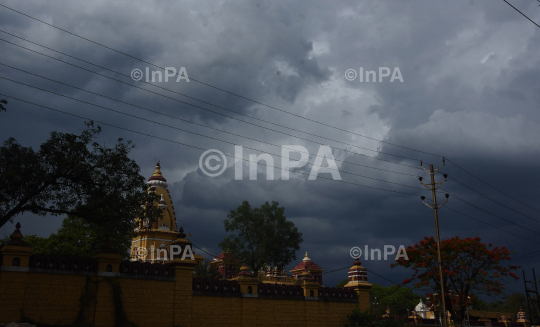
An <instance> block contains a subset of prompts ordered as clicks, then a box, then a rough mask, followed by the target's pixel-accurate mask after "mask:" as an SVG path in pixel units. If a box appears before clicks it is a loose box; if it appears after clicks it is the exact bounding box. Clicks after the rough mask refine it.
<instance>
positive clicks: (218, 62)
mask: <svg viewBox="0 0 540 327" xmlns="http://www.w3.org/2000/svg"><path fill="white" fill-rule="evenodd" d="M511 2H512V3H513V4H514V5H515V6H516V7H517V8H518V9H520V10H521V11H522V12H523V13H525V14H526V15H528V16H529V17H531V19H533V20H535V21H537V22H539V21H540V8H539V7H538V3H537V2H536V1H532V0H527V1H526V0H513V1H511ZM2 3H3V4H5V5H7V6H9V7H11V8H13V9H15V10H18V11H20V12H22V13H25V14H28V15H30V16H33V17H35V18H38V19H40V20H42V21H44V22H46V23H49V24H53V25H55V26H57V27H60V28H62V29H65V30H67V31H70V32H72V33H75V34H78V35H80V36H83V37H85V38H87V39H89V40H92V41H95V42H98V43H101V44H103V45H106V46H108V47H111V48H114V49H115V50H118V51H121V52H124V53H126V54H128V55H130V56H133V57H136V58H139V59H142V60H144V61H146V62H149V63H152V64H155V65H157V66H161V67H174V68H175V69H176V71H177V72H178V71H181V70H182V71H184V72H185V73H186V74H187V76H188V78H189V82H188V81H186V80H185V79H181V80H179V81H177V80H176V78H175V77H176V76H175V77H170V78H169V81H168V82H165V78H164V77H163V79H162V80H161V81H159V80H158V77H157V75H155V77H156V80H155V82H153V83H152V79H151V76H150V79H149V81H150V82H149V84H148V83H144V81H145V80H146V78H147V73H146V72H147V69H148V71H149V72H152V71H160V72H161V73H163V70H160V69H158V68H156V67H152V66H151V65H149V64H147V63H144V62H141V61H139V60H136V59H134V58H130V57H128V56H126V55H122V54H120V53H117V52H114V51H112V50H109V49H107V48H104V47H101V46H99V45H96V44H93V43H91V42H89V41H86V40H83V39H81V38H78V37H76V36H73V35H70V34H68V33H66V32H63V31H61V30H58V29H55V28H53V27H50V26H47V25H45V24H43V23H40V22H38V21H36V20H33V19H31V18H29V17H25V16H23V15H21V14H18V13H16V12H14V11H11V10H8V9H6V8H3V7H0V29H1V31H0V38H1V39H2V42H1V44H0V64H1V65H0V76H1V77H4V79H0V93H1V94H4V95H6V96H9V97H15V98H19V99H22V100H25V101H29V102H33V103H36V104H40V105H43V106H47V107H50V108H53V109H57V110H62V111H65V112H68V113H72V114H76V115H79V116H82V117H85V118H88V119H94V120H97V121H101V122H103V123H107V124H112V125H116V126H119V127H122V128H126V129H130V130H132V131H136V132H140V133H145V134H148V135H152V136H155V137H158V138H162V139H158V138H152V137H150V136H146V135H142V134H137V133H133V132H129V131H126V130H121V129H117V128H114V127H110V126H106V125H102V127H103V132H102V134H101V135H100V136H99V139H98V141H99V142H100V143H103V144H106V145H111V146H112V145H113V144H115V143H116V140H117V139H118V138H120V137H121V138H124V139H129V140H133V142H134V143H135V144H136V145H137V148H136V149H135V150H133V151H132V153H131V156H132V158H133V159H135V160H136V161H137V163H138V164H139V165H140V167H141V173H142V174H143V175H144V176H146V177H150V176H151V174H152V172H153V170H154V165H155V163H156V161H157V160H160V161H161V166H162V171H163V174H164V177H165V178H166V179H167V181H168V183H169V189H170V191H171V195H172V198H173V199H172V200H173V202H174V204H175V208H176V213H177V218H178V223H179V225H181V226H183V227H184V228H185V229H186V230H187V231H189V232H190V233H191V234H192V235H193V237H192V239H191V240H192V241H193V243H194V244H196V245H198V246H201V247H204V248H205V249H206V250H207V251H208V252H210V253H213V254H218V253H219V251H220V250H219V248H218V243H219V242H220V241H221V239H222V238H223V237H224V236H225V232H224V228H223V223H222V221H223V219H224V218H225V217H226V215H227V212H228V211H229V210H231V209H234V208H236V207H238V206H239V205H240V204H241V202H242V201H243V200H248V201H249V202H250V203H251V204H252V205H253V206H260V205H261V204H262V203H264V202H265V201H278V202H279V203H280V204H281V205H283V206H284V207H285V214H286V216H287V218H288V219H290V220H291V221H293V222H294V223H295V224H296V226H298V228H299V230H300V232H302V233H303V238H304V242H303V243H302V245H301V249H300V251H299V252H298V256H297V259H296V260H295V261H294V262H293V263H291V265H289V266H288V267H287V268H288V270H290V269H291V268H292V267H293V266H294V265H296V264H297V263H298V262H300V261H301V260H302V258H303V254H304V253H305V252H306V251H307V252H309V254H310V257H311V259H312V260H313V261H315V262H316V263H318V264H319V265H320V266H321V267H322V268H323V269H325V270H326V271H329V270H334V269H338V268H343V267H347V266H351V265H352V262H353V259H352V258H351V256H350V254H349V252H350V249H351V248H352V247H354V246H358V247H361V248H362V249H364V246H365V245H367V246H368V247H369V248H370V249H372V248H379V249H383V246H384V245H394V246H396V247H398V246H399V245H405V246H408V245H413V244H415V243H417V242H418V241H419V240H420V239H422V238H423V237H424V236H426V235H427V236H432V235H435V227H434V218H433V211H432V210H430V209H429V208H427V207H426V206H424V205H423V204H422V201H421V200H420V198H419V196H420V195H425V196H428V197H429V198H431V196H430V194H429V192H428V191H426V190H422V189H421V187H422V186H421V185H420V184H419V181H418V179H417V176H423V177H425V178H427V177H428V175H427V174H426V173H424V172H423V171H422V170H420V169H418V168H419V167H420V161H423V163H424V166H427V165H429V164H434V165H435V166H436V167H438V166H439V165H440V164H441V163H442V157H443V156H444V157H446V158H448V159H450V160H451V162H452V163H450V162H449V161H448V160H447V162H446V165H445V166H444V167H443V168H441V172H444V173H448V174H449V175H450V177H452V179H449V180H448V181H447V182H446V183H445V184H444V185H443V188H444V189H445V190H447V191H449V192H450V193H452V194H455V195H456V196H458V197H460V198H462V199H464V200H466V201H468V202H470V203H472V204H474V205H475V206H477V207H480V208H482V209H483V210H486V211H488V212H490V213H493V214H495V215H497V216H498V217H496V216H494V215H490V214H488V213H486V212H484V211H481V210H479V209H477V208H475V207H473V206H470V205H467V204H465V203H463V202H460V201H458V200H457V199H456V198H453V197H450V201H449V203H448V204H447V207H445V208H443V209H441V210H440V232H441V236H442V237H443V238H444V239H446V238H450V237H454V236H459V237H475V236H479V237H481V238H482V240H483V241H485V242H486V243H493V244H494V245H497V246H507V247H508V248H509V249H510V250H513V251H515V252H516V256H519V255H523V254H528V253H531V252H534V251H538V250H540V248H539V247H538V235H539V232H540V222H539V221H540V214H539V213H540V211H539V210H540V204H539V203H538V198H539V197H540V192H539V187H538V185H539V183H540V177H539V171H538V167H539V164H538V162H539V160H540V142H539V140H540V112H539V110H538V109H539V106H540V68H539V67H540V57H539V55H538V54H539V53H540V28H538V27H536V26H535V25H534V24H533V23H532V22H530V21H528V20H527V19H526V18H525V17H523V16H522V15H520V14H519V13H518V12H516V11H515V10H514V9H513V8H512V7H510V6H509V5H507V4H506V3H504V2H503V1H502V0H501V1H492V0H483V1H480V0H467V1H465V0H463V1H431V0H410V1H398V0H395V1H390V0H387V1H352V0H341V1H308V0H296V1H139V0H129V1H114V2H111V1H75V0H70V1H24V2H21V1H10V0H6V1H3V2H2ZM6 33H10V34H12V35H10V34H6ZM13 35H15V36H17V37H20V38H24V39H26V40H28V41H32V42H35V43H37V44H39V45H42V46H45V47H48V48H50V49H45V48H43V47H41V46H39V45H37V44H32V43H28V42H27V41H24V40H22V39H20V38H16V37H15V36H13ZM5 41H9V42H11V43H6V42H5ZM17 45H18V46H20V47H18V46H17ZM22 47H25V48H27V49H24V48H22ZM29 49H30V50H33V51H35V52H32V51H30V50H29ZM51 49H52V50H55V51H58V52H54V51H52V50H51ZM37 52H39V53H42V54H44V55H46V56H43V55H40V54H38V53H37ZM59 52H61V53H63V54H61V53H59ZM47 56H48V57H47ZM70 56H71V57H70ZM73 57H75V58H78V59H81V60H84V61H86V62H87V63H85V62H81V61H79V60H77V59H74V58H73ZM55 59H56V60H55ZM62 61H64V62H62ZM65 62H67V63H71V64H73V65H77V66H80V67H81V68H77V67H75V66H72V65H69V64H66V63H65ZM91 64H95V65H98V66H100V67H97V66H93V65H91ZM6 65H7V66H6ZM8 66H11V67H14V68H17V69H20V70H24V71H26V72H28V73H25V72H22V71H18V70H16V69H14V68H10V67H8ZM82 68H84V69H82ZM386 68H388V69H386ZM85 69H86V70H85ZM135 69H139V70H140V71H141V72H142V74H143V76H142V79H141V81H135V80H134V79H132V78H130V77H129V76H130V75H131V74H132V71H133V70H135ZM88 70H90V71H93V72H96V73H99V74H102V76H100V75H97V74H95V73H93V72H90V71H88ZM351 70H354V71H351ZM362 70H363V72H364V74H363V82H361V81H360V77H359V76H358V75H359V74H361V72H362ZM366 71H374V72H375V74H376V75H377V76H376V79H377V82H373V76H371V75H370V76H369V77H370V81H369V82H367V81H366V76H365V73H366ZM29 73H32V74H37V75H40V76H43V77H46V78H49V79H52V80H55V81H59V82H62V83H65V84H68V85H71V86H75V87H77V88H80V89H84V90H87V91H91V92H94V93H97V94H100V95H103V96H106V97H110V98H113V99H117V100H121V101H124V102H127V103H130V104H134V105H136V106H139V107H143V108H147V109H151V110H154V111H157V112H159V113H152V112H148V111H145V110H143V109H141V108H138V107H134V106H130V105H127V104H122V103H119V102H116V101H112V100H109V99H106V98H104V97H100V96H98V95H95V94H90V93H88V92H84V91H81V90H78V89H75V88H72V87H69V86H66V85H63V84H59V83H55V82H53V81H51V80H46V79H43V78H41V77H38V76H35V75H31V74H29ZM380 73H383V75H387V74H388V73H389V74H390V76H381V74H380ZM355 75H356V76H355ZM105 76H107V77H110V78H113V79H116V80H119V81H122V82H124V84H123V83H120V82H119V81H116V80H113V79H110V78H109V79H108V78H106V77H105ZM392 77H393V78H392ZM5 78H9V79H11V80H15V81H18V82H21V83H25V84H28V85H31V86H34V87H38V88H41V89H44V90H47V91H51V92H55V93H58V94H61V95H65V96H68V97H72V98H76V99H79V100H83V101H86V102H89V103H92V104H96V105H99V106H102V107H106V108H110V109H114V110H119V111H122V112H125V113H129V114H131V115H135V116H138V117H140V118H143V119H142V120H141V119H137V118H134V117H128V116H125V115H122V114H119V113H115V112H111V111H107V110H105V109H103V108H100V107H96V106H91V105H88V104H84V103H81V102H77V101H74V100H71V99H68V98H65V97H61V96H59V95H54V94H51V93H47V92H45V91H41V90H38V89H35V88H31V87H28V86H24V85H21V84H17V83H14V82H12V81H8V80H6V79H5ZM379 79H380V81H379ZM391 80H392V81H391ZM199 82H203V83H206V84H209V85H211V86H214V87H215V88H212V87H210V86H208V85H205V84H203V83H199ZM151 84H154V85H157V86H159V87H161V89H160V88H157V87H155V86H152V85H151ZM131 85H133V86H137V87H139V88H136V87H133V86H131ZM163 88H165V89H163ZM218 88H219V89H221V90H219V89H218ZM143 89H146V90H150V91H151V92H148V91H145V90H143ZM222 90H225V91H228V92H230V93H226V92H223V91H222ZM235 94H237V95H240V96H241V97H239V96H236V95H235ZM9 97H4V98H6V99H7V100H8V102H9V103H8V105H7V112H5V113H0V139H1V140H6V139H7V138H8V137H15V138H16V139H17V141H18V142H20V143H21V144H23V145H25V146H32V147H34V148H37V147H38V146H39V144H40V143H42V142H43V141H45V140H46V139H47V137H48V135H49V133H50V132H52V131H60V132H69V133H79V132H80V131H81V130H82V129H83V128H84V125H83V122H84V119H81V118H76V117H72V116H68V115H66V114H62V113H58V112H54V111H51V110H47V109H45V108H43V107H38V106H35V105H32V104H28V103H24V102H21V101H18V100H15V99H11V98H9ZM242 97H243V98H242ZM0 98H2V97H1V96H0ZM272 107H273V108H272ZM276 108H277V109H276ZM162 114H165V115H169V116H164V115H162ZM171 116H172V117H178V118H181V119H182V120H183V121H182V120H178V119H174V118H171ZM147 120H152V121H154V122H156V123H159V124H156V123H152V122H149V121H147ZM189 122H194V123H197V124H200V125H194V124H191V123H189ZM201 125H204V126H207V127H211V128H213V129H209V128H207V127H203V126H201ZM171 127H173V128H171ZM190 132H191V133H190ZM193 133H198V134H199V135H197V134H193ZM229 133H234V134H236V135H233V134H229ZM201 135H204V136H208V137H204V136H201ZM163 139H166V140H163ZM167 140H168V141H167ZM171 141H172V142H171ZM174 142H177V143H174ZM179 143H182V144H186V145H181V144H179ZM235 144H237V145H242V146H243V147H244V150H243V159H245V160H249V155H250V154H262V153H268V154H271V155H273V159H274V163H273V164H272V163H270V166H275V167H276V168H275V169H274V179H273V180H266V178H267V177H268V175H267V174H266V167H265V166H264V165H260V166H259V171H258V176H257V177H258V180H250V179H249V162H247V161H244V162H243V163H242V165H243V178H242V180H235V167H234V165H233V164H234V158H233V157H234V156H235V148H234V145H235ZM187 145H189V146H187ZM321 145H325V146H329V147H330V149H331V153H332V155H333V157H334V158H335V162H336V167H337V169H338V170H339V172H340V177H341V181H338V180H334V177H335V173H334V175H332V174H330V173H321V174H319V175H318V178H317V179H316V180H308V176H307V175H309V173H310V171H311V170H312V167H313V166H312V165H309V164H308V165H305V166H304V167H302V168H300V169H293V170H294V171H295V172H296V173H290V179H289V180H284V178H283V176H282V170H281V169H280V168H279V167H281V163H282V162H281V160H282V158H281V157H280V156H279V155H281V152H282V147H285V148H286V147H287V146H288V147H289V148H290V147H291V146H303V147H305V148H306V149H307V151H308V152H309V153H310V154H311V155H310V156H309V162H310V163H311V164H314V163H315V159H316V158H317V156H316V154H317V153H318V152H319V150H320V149H322V150H324V149H325V148H324V147H323V148H321ZM396 145H398V146H396ZM250 148H251V149H250ZM206 149H216V150H219V151H221V152H223V153H224V154H225V155H227V156H229V157H227V167H226V169H225V171H224V172H223V174H221V175H219V176H217V177H209V176H207V175H205V174H204V173H203V171H202V170H201V168H200V167H199V159H200V157H201V155H202V154H203V152H204V151H205V150H206ZM414 150H417V151H414ZM381 152H382V153H381ZM432 154H434V155H432ZM291 157H292V158H293V159H295V160H298V159H300V153H293V154H292V155H291ZM319 159H320V157H319ZM205 160H206V159H203V163H204V162H205ZM209 162H210V163H211V164H212V165H214V164H217V161H215V160H214V161H209ZM221 162H222V163H223V160H222V161H221ZM330 163H331V162H330V160H327V159H325V160H323V162H322V165H323V166H325V167H327V166H328V165H329V164H330ZM453 163H455V164H457V166H456V165H455V164H453ZM239 164H240V163H239ZM458 166H459V167H461V168H463V169H464V170H463V169H460V168H458ZM467 172H469V173H470V174H469V173H467ZM441 178H442V177H441V176H438V179H439V180H440V179H441ZM456 180H457V181H456ZM484 182H485V183H484ZM396 183H397V184H396ZM486 183H487V184H489V185H491V186H494V187H495V188H497V189H498V190H500V191H503V192H504V193H506V194H508V195H510V196H512V197H513V198H514V199H516V200H518V201H520V202H518V201H516V200H514V199H512V198H510V197H508V196H506V195H504V194H502V193H501V192H499V191H497V190H495V189H494V188H492V187H490V186H489V185H487V184H486ZM462 184H466V185H467V186H468V187H469V188H472V189H474V190H475V191H476V192H473V191H471V190H470V189H467V188H465V187H464V186H462ZM390 191H395V192H390ZM400 192H402V193H400ZM441 192H442V193H445V191H441ZM439 196H440V197H439V199H440V201H442V200H444V196H442V195H439ZM485 196H488V197H490V198H493V199H494V200H495V201H497V202H499V203H502V204H503V205H504V206H501V205H500V204H497V203H496V202H493V201H490V200H488V199H486V197H485ZM529 206H530V207H529ZM531 207H533V208H536V209H532V208H531ZM449 208H451V209H453V210H457V211H459V212H462V213H464V214H466V215H468V216H470V217H472V218H475V219H478V220H481V221H482V222H480V221H477V220H474V219H472V218H470V217H466V216H463V215H460V214H458V213H456V212H454V211H451V210H449ZM509 208H511V209H513V210H510V209H509ZM516 211H517V212H516ZM518 212H519V213H518ZM500 218H503V219H505V220H503V219H500ZM15 221H21V223H22V225H23V228H22V232H23V233H24V234H37V235H40V236H47V235H49V234H50V233H52V232H55V231H56V230H57V229H58V228H59V226H60V223H61V218H54V217H45V218H43V217H34V216H32V215H25V216H19V217H17V218H16V219H15ZM13 228H14V227H13V225H12V224H9V223H8V224H6V225H5V226H3V227H2V228H0V234H1V235H3V234H9V233H11V232H12V230H13ZM533 240H535V241H533ZM199 252H200V251H199ZM200 254H202V255H203V256H207V255H206V254H204V253H200ZM539 262H540V256H534V257H532V258H529V259H524V260H521V261H517V263H518V264H522V265H523V267H524V268H526V269H527V270H526V272H527V273H530V271H531V270H530V269H531V268H534V267H536V268H537V270H538V268H539V267H538V263H539ZM362 263H363V265H364V266H365V267H367V268H368V269H371V270H373V271H375V272H377V273H378V274H380V275H383V276H385V277H386V278H389V279H391V280H394V281H397V282H401V281H402V280H403V279H405V278H407V277H409V275H410V273H409V271H407V270H406V269H405V268H397V269H390V268H389V265H390V263H391V261H390V260H388V261H384V260H382V261H373V260H362ZM519 275H521V272H519ZM368 276H369V280H370V281H371V282H374V283H380V284H382V285H387V286H388V285H391V283H390V282H388V281H386V280H383V279H380V278H379V277H377V276H374V275H373V274H368ZM346 277H347V271H346V270H342V271H339V272H335V273H330V274H327V275H325V276H324V278H323V282H324V283H325V285H328V286H333V285H335V284H336V283H337V282H338V281H340V280H341V279H344V278H346ZM522 285H523V284H522V281H521V280H520V281H518V282H512V283H511V284H510V285H509V288H511V289H514V290H517V291H522V290H523V286H522Z"/></svg>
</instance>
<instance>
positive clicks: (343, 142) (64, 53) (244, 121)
mask: <svg viewBox="0 0 540 327" xmlns="http://www.w3.org/2000/svg"><path fill="white" fill-rule="evenodd" d="M4 7H5V6H4ZM6 8H8V9H11V8H9V7H6ZM21 14H22V13H21ZM23 15H25V14H23ZM32 18H33V17H32ZM45 24H47V23H45ZM48 25H49V24H48ZM51 26H52V25H51ZM53 27H54V26H53ZM2 32H4V33H6V34H9V35H11V36H14V37H16V38H19V39H22V40H24V41H27V42H30V43H32V44H35V45H38V46H41V47H44V48H46V49H49V50H51V51H55V52H57V53H60V54H63V55H66V56H69V57H71V58H74V59H77V60H80V61H83V62H85V63H89V64H92V65H94V66H96V67H100V68H102V69H106V70H109V71H111V72H114V73H117V74H120V75H123V76H127V77H129V76H128V75H125V74H121V73H119V72H116V71H113V70H110V69H108V68H105V67H102V66H99V65H95V64H93V63H90V62H88V61H85V60H82V59H79V58H76V57H73V56H70V55H68V54H65V53H62V52H59V51H56V50H54V49H51V48H48V47H45V46H43V45H40V44H37V43H35V42H32V41H29V40H26V39H24V38H21V37H18V36H16V35H13V34H11V33H8V32H5V31H2ZM66 32H67V31H66ZM68 33H70V32H68ZM0 40H1V39H0ZM2 41H5V42H7V43H10V44H12V45H15V46H19V45H17V44H14V43H11V42H9V41H6V40H2ZM91 42H93V41H91ZM19 47H21V48H23V49H26V50H29V51H32V52H35V53H38V54H41V55H44V56H47V55H45V54H42V53H39V52H37V51H34V50H31V49H28V48H25V47H22V46H19ZM113 50H114V49H113ZM115 51H116V50H115ZM47 57H49V58H51V59H55V60H58V59H56V58H53V57H50V56H47ZM136 59H137V58H136ZM58 61H61V62H63V63H67V62H64V61H62V60H58ZM67 64H70V63H67ZM148 64H150V63H148ZM70 65H73V64H70ZM73 66H75V67H78V68H81V69H84V68H82V67H79V66H76V65H73ZM156 67H159V66H156ZM160 68H162V67H160ZM84 70H87V69H84ZM87 71H90V70H87ZM90 72H92V73H96V72H93V71H90ZM96 74H98V75H101V76H104V77H107V78H109V77H108V76H105V75H102V74H99V73H96ZM111 79H112V78H111ZM113 80H116V79H113ZM116 81H119V80H116ZM119 82H122V81H119ZM122 83H124V84H127V85H130V86H133V87H136V86H134V85H131V84H128V83H125V82H122ZM145 83H146V82H145ZM147 84H149V85H153V86H154V87H158V88H162V87H159V86H157V85H154V84H151V83H147ZM140 89H142V88H140ZM162 89H165V90H168V91H170V92H173V93H177V94H179V95H182V96H186V95H184V94H181V93H178V92H175V91H172V90H169V89H166V88H162ZM142 90H145V91H148V92H152V91H149V90H146V89H142ZM152 93H155V92H152ZM155 94H158V95H161V94H159V93H155ZM161 96H164V95H161ZM165 97H166V96H165ZM187 97H189V96H187ZM189 98H191V99H194V100H196V101H201V102H203V103H206V104H209V105H212V106H215V107H218V108H220V109H223V110H228V109H225V108H222V107H219V106H216V105H213V104H211V103H208V102H205V101H202V100H199V99H196V98H193V97H189ZM171 99H172V98H171ZM174 100H176V101H179V102H182V103H185V102H183V101H180V100H177V99H174ZM185 104H188V105H192V104H189V103H185ZM195 107H197V106H195ZM199 108H200V107H199ZM201 109H204V110H208V109H205V108H201ZM228 111H231V110H228ZM211 112H213V111H211ZM232 112H235V111H232ZM214 113H215V112H214ZM235 113H237V114H240V115H244V114H241V113H238V112H235ZM244 116H247V115H244ZM227 117H229V116H227ZM247 117H249V118H252V119H257V120H261V119H258V118H254V117H250V116H247ZM229 118H232V119H235V118H233V117H229ZM304 118H305V117H304ZM306 119H307V118H306ZM237 120H238V119H237ZM240 121H242V120H240ZM261 121H263V122H266V123H269V124H273V125H277V126H280V127H282V128H288V127H285V126H282V125H279V124H275V123H271V122H268V121H265V120H261ZM243 122H245V121H243ZM247 123H249V122H247ZM259 127H262V126H260V125H259ZM263 128H264V127H263ZM288 129H291V130H294V131H297V132H301V133H305V134H308V135H312V136H316V137H321V138H325V137H322V136H319V135H316V134H311V133H307V132H303V131H300V130H296V129H293V128H288ZM270 130H272V129H270ZM272 131H275V130H272ZM275 132H278V133H282V134H285V135H289V136H292V137H297V136H293V135H290V134H286V133H283V132H279V131H275ZM359 136H361V135H359ZM297 138H299V139H303V138H300V137H297ZM325 139H328V140H331V141H335V142H338V143H342V144H346V145H349V146H353V147H358V146H355V145H352V144H348V143H344V142H340V141H337V140H333V139H329V138H325ZM303 140H306V141H309V142H313V141H311V140H307V139H303ZM382 142H384V141H382ZM315 143H316V142H315ZM319 144H320V143H319ZM396 146H398V145H396ZM358 148H361V149H364V150H368V151H374V152H378V153H382V154H387V155H392V156H397V157H401V158H404V159H409V160H416V159H413V158H408V157H404V156H399V155H394V154H390V153H384V152H380V151H376V150H371V149H366V148H362V147H358ZM403 148H406V147H403ZM406 149H408V148H406ZM341 150H343V151H347V152H350V151H348V150H344V149H341ZM411 150H414V149H411ZM419 152H423V151H419ZM424 153H426V154H431V153H427V152H424ZM355 154H358V153H355ZM358 155H362V154H358ZM364 156H366V155H364ZM366 157H371V156H366ZM371 158H374V157H371ZM375 159H377V160H382V161H387V162H391V163H394V164H400V165H404V164H401V163H395V162H392V161H388V160H384V159H380V158H375ZM449 162H452V161H450V160H449ZM452 163H453V162H452ZM454 165H456V164H455V163H454ZM404 166H408V167H411V168H416V167H412V166H410V165H404ZM456 166H457V165H456ZM458 167H459V166H458ZM459 168H460V169H463V168H461V167H459ZM463 170H464V169H463ZM469 174H470V173H469ZM471 175H472V174H471ZM473 176H474V175H473ZM474 177H475V178H477V177H476V176H474ZM484 183H485V182H484ZM486 184H487V183H486ZM401 185H402V184H401ZM488 185H489V184H488ZM466 203H467V202H466ZM481 210H483V209H481ZM535 210H536V209H535ZM483 211H485V210H483ZM485 212H487V211H485ZM488 213H489V212H488ZM490 214H491V213H490Z"/></svg>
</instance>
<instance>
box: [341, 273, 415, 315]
mask: <svg viewBox="0 0 540 327" xmlns="http://www.w3.org/2000/svg"><path fill="white" fill-rule="evenodd" d="M348 282H349V279H343V280H342V281H340V282H339V283H337V285H336V288H342V287H343V286H345V284H347V283H348ZM369 297H370V300H371V303H376V305H375V306H374V307H373V308H372V309H373V310H372V313H373V314H374V315H376V316H382V315H383V314H384V312H385V310H386V308H387V307H390V312H392V314H395V315H397V316H400V317H406V316H407V314H408V313H410V312H411V311H412V310H414V308H415V307H416V305H417V304H418V302H420V299H423V300H425V298H424V297H422V296H420V295H417V294H414V293H413V291H412V290H411V289H410V288H406V287H402V286H401V285H395V286H389V287H384V286H381V285H378V284H373V285H372V286H371V290H370V291H369ZM407 309H408V310H409V312H408V311H407ZM375 311H377V312H375Z"/></svg>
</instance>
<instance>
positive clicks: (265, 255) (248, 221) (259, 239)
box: [219, 201, 303, 273]
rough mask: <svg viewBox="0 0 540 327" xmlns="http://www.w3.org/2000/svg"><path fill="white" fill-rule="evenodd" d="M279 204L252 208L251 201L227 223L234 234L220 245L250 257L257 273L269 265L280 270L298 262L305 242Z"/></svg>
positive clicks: (239, 209)
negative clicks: (294, 261)
mask: <svg viewBox="0 0 540 327" xmlns="http://www.w3.org/2000/svg"><path fill="white" fill-rule="evenodd" d="M284 212H285V208H284V207H280V206H279V203H278V202H275V201H272V203H271V204H270V203H268V202H266V203H264V204H263V205H262V206H261V207H260V208H252V207H251V205H250V204H249V202H248V201H244V202H242V204H241V205H240V206H239V207H238V208H237V209H236V210H231V211H230V212H229V214H228V215H227V218H226V219H225V220H224V221H223V224H224V227H225V231H226V232H228V233H233V234H231V235H228V236H226V237H225V238H224V239H223V241H222V242H221V243H220V244H219V246H220V247H221V249H223V250H224V251H225V250H227V251H229V252H231V253H233V254H234V255H236V256H237V257H238V258H246V259H247V263H248V264H249V266H250V267H251V268H252V269H253V270H254V271H255V273H257V272H258V271H259V270H260V269H261V267H263V266H265V265H270V266H277V267H278V268H279V269H280V270H281V269H283V268H285V266H286V265H287V264H289V263H291V262H292V261H293V260H296V251H298V250H299V249H300V244H301V243H302V242H303V240H302V233H300V232H298V228H297V227H296V226H295V225H294V223H293V222H292V221H289V220H287V218H286V217H285V215H284Z"/></svg>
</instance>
